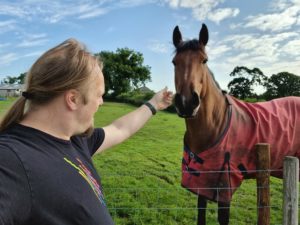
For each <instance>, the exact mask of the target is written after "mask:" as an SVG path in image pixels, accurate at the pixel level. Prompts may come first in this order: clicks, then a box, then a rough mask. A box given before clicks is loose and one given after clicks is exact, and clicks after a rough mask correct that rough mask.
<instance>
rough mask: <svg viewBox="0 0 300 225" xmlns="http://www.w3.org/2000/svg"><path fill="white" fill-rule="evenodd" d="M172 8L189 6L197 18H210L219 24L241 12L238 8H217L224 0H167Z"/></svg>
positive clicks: (201, 19)
mask: <svg viewBox="0 0 300 225" xmlns="http://www.w3.org/2000/svg"><path fill="white" fill-rule="evenodd" d="M165 2H166V3H167V4H169V6H170V7H172V8H189V9H191V10H192V15H193V17H194V18H195V19H197V20H199V21H203V20H205V19H209V20H211V21H213V22H215V23H217V24H219V23H220V22H221V21H222V20H224V19H226V18H229V17H235V16H236V15H237V14H239V9H237V8H217V7H218V6H219V5H220V4H221V3H223V2H224V0H165Z"/></svg>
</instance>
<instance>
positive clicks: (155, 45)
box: [148, 40, 168, 53]
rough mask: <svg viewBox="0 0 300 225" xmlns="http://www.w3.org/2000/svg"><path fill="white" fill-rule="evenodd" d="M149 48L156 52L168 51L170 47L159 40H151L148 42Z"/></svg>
mask: <svg viewBox="0 0 300 225" xmlns="http://www.w3.org/2000/svg"><path fill="white" fill-rule="evenodd" d="M148 48H149V49H150V50H151V51H153V52H156V53H166V52H168V47H167V45H166V44H165V43H161V42H159V41H157V40H155V41H150V42H149V44H148Z"/></svg>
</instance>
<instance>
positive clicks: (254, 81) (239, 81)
mask: <svg viewBox="0 0 300 225" xmlns="http://www.w3.org/2000/svg"><path fill="white" fill-rule="evenodd" d="M229 75H230V76H232V77H235V76H237V77H235V78H233V80H232V81H230V82H229V83H228V85H227V87H228V88H229V93H230V94H232V95H233V96H235V97H237V98H241V99H245V98H249V97H254V96H255V93H254V91H253V86H254V85H262V86H265V83H266V81H267V77H266V76H265V75H264V74H263V72H262V71H261V70H260V69H258V68H254V69H249V68H247V67H245V66H237V67H235V68H234V69H233V71H232V72H231V73H230V74H229Z"/></svg>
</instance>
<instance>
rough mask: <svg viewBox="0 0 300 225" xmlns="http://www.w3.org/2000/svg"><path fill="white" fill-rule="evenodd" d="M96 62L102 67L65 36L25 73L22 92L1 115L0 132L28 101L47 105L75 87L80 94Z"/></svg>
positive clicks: (17, 119) (20, 116) (20, 114)
mask: <svg viewBox="0 0 300 225" xmlns="http://www.w3.org/2000/svg"><path fill="white" fill-rule="evenodd" d="M96 65H98V66H100V68H101V69H102V63H101V62H100V60H99V59H98V58H97V57H95V56H93V55H92V54H90V53H89V52H87V50H86V47H85V46H84V45H83V44H81V43H80V42H78V41H77V40H75V39H68V40H66V41H64V42H63V43H61V44H59V45H57V46H56V47H54V48H52V49H50V50H48V51H47V52H45V53H44V54H43V55H42V56H41V57H40V58H38V59H37V61H36V62H35V63H34V64H33V65H32V67H31V68H30V70H29V72H28V73H27V76H26V90H25V93H24V94H23V96H20V97H19V98H18V99H17V100H16V101H15V102H14V104H13V105H12V106H11V108H10V109H9V110H8V112H7V113H6V114H5V115H4V117H3V119H2V121H1V123H0V132H1V131H4V130H6V129H7V128H9V127H10V126H11V125H13V124H14V123H18V122H20V121H21V120H22V119H23V118H24V113H25V105H26V101H27V100H29V103H30V104H29V107H30V106H31V105H43V104H47V103H49V102H50V101H51V100H53V99H54V98H56V97H57V96H59V95H60V94H62V93H64V92H65V91H67V90H70V89H77V90H79V91H80V92H81V93H82V94H83V93H84V88H85V86H86V85H85V84H86V83H87V82H88V79H89V77H90V75H91V74H92V71H93V68H94V67H95V66H96ZM24 96H25V97H24ZM83 96H84V94H83Z"/></svg>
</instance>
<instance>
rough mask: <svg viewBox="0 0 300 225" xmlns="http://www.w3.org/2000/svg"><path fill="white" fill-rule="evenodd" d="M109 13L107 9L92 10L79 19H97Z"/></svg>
mask: <svg viewBox="0 0 300 225" xmlns="http://www.w3.org/2000/svg"><path fill="white" fill-rule="evenodd" d="M107 12H108V10H107V9H101V8H100V9H95V10H91V11H89V12H87V13H84V14H82V15H80V16H79V17H78V18H79V19H87V18H92V17H97V16H100V15H104V14H106V13H107Z"/></svg>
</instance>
